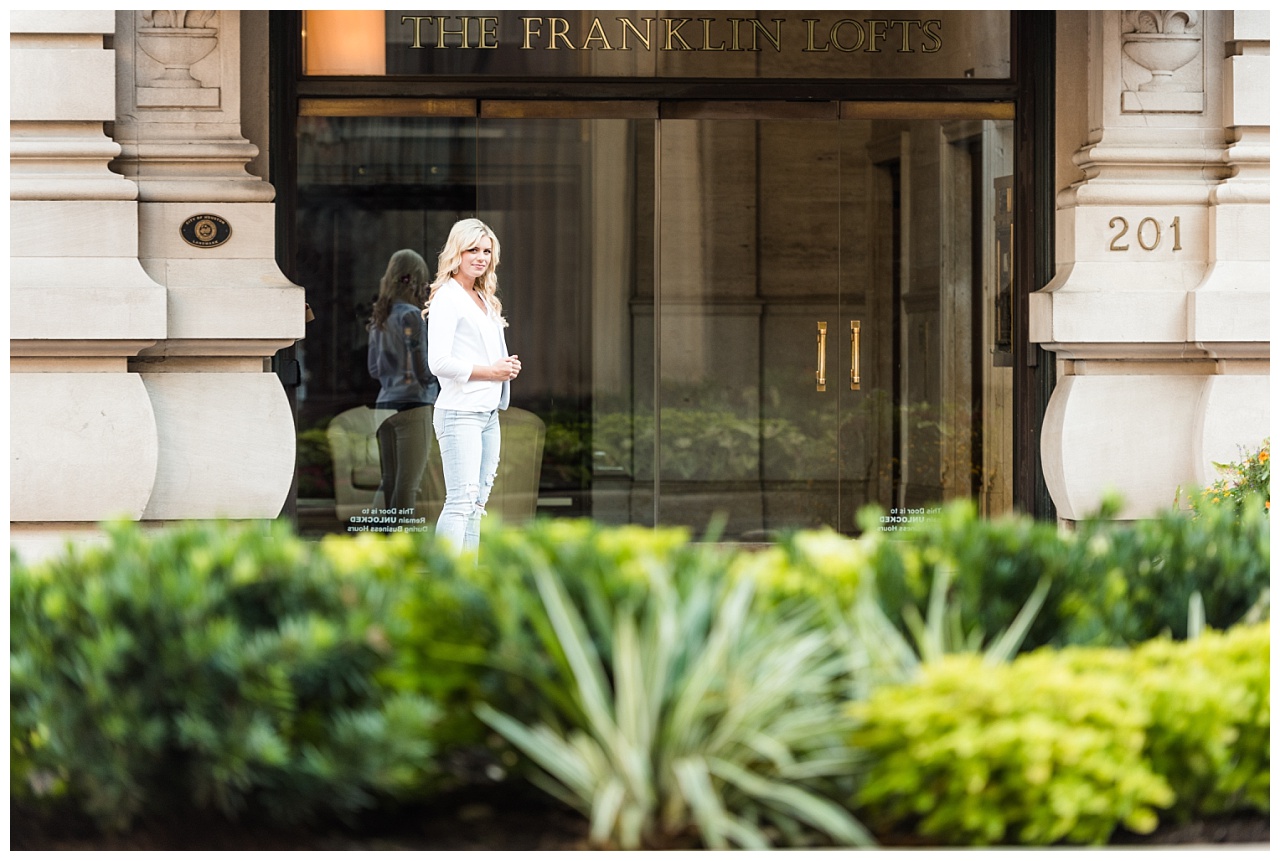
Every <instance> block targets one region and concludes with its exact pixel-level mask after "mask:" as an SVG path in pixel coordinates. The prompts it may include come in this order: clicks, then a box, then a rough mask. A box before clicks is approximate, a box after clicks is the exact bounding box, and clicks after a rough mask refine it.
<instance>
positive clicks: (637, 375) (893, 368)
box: [294, 99, 1013, 541]
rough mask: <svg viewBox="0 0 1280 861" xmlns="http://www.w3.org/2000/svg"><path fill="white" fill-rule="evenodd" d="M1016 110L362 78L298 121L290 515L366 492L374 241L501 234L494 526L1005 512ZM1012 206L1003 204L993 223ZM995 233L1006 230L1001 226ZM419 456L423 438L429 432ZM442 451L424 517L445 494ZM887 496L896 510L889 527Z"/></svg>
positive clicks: (316, 522)
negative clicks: (393, 84)
mask: <svg viewBox="0 0 1280 861" xmlns="http://www.w3.org/2000/svg"><path fill="white" fill-rule="evenodd" d="M1011 116H1012V114H1011V111H1010V110H1009V106H1008V105H990V106H988V105H975V106H966V105H948V104H928V105H921V104H914V105H908V106H905V107H904V106H901V105H898V106H895V105H877V104H871V103H844V104H842V103H838V102H817V103H815V102H807V103H797V102H782V103H769V102H747V103H734V102H713V103H689V102H683V103H677V102H671V103H658V102H645V101H624V102H547V101H535V100H527V101H518V102H502V101H480V102H475V101H470V100H458V101H457V102H447V101H442V102H431V101H415V100H406V101H404V102H402V103H401V102H396V101H395V100H378V99H370V100H368V101H367V102H365V103H363V104H361V103H351V102H344V103H342V104H340V105H339V106H338V108H337V109H335V110H332V111H330V110H326V109H325V108H324V107H323V106H317V107H312V108H309V109H307V110H304V112H303V115H302V116H300V117H299V120H298V164H299V167H298V196H297V199H298V206H297V212H296V217H297V223H296V227H295V236H296V238H297V239H296V244H297V247H298V257H297V259H296V261H295V266H294V271H295V272H296V273H298V275H297V279H298V280H299V281H300V283H303V284H304V286H306V288H307V299H308V302H309V303H310V305H311V306H312V308H313V310H314V311H315V314H316V320H315V321H314V322H313V323H311V324H309V326H308V331H307V338H306V339H305V340H303V341H301V342H299V345H298V356H299V359H300V360H301V362H302V365H303V368H304V376H303V383H302V386H301V387H300V389H299V392H298V403H299V426H300V444H299V494H298V495H299V505H298V510H299V520H300V525H301V526H303V528H304V529H307V530H308V531H313V532H324V531H349V530H350V529H351V528H352V527H353V526H358V525H360V524H361V523H362V522H363V521H359V520H357V519H356V518H360V517H363V516H365V515H364V514H363V512H365V511H366V510H369V509H371V510H377V508H378V503H377V489H378V485H379V469H380V457H379V454H380V453H379V449H378V438H377V434H376V428H377V425H378V422H379V421H380V419H382V418H384V417H382V416H380V415H379V414H378V413H377V411H376V410H375V409H373V407H372V405H373V404H374V401H375V399H376V397H377V391H378V388H377V384H376V382H375V381H373V380H371V379H370V378H369V376H368V373H367V371H366V361H365V351H366V349H367V344H368V330H367V323H368V320H369V316H370V310H371V306H372V303H373V299H374V298H375V296H376V294H377V289H378V280H379V278H380V277H381V274H382V272H383V270H384V269H385V267H386V264H387V260H388V258H389V257H390V255H391V254H392V253H394V252H395V251H396V250H398V249H401V248H412V249H414V250H416V251H418V252H419V253H420V254H421V255H422V256H423V257H424V258H425V260H426V261H427V263H428V265H429V267H431V268H432V269H433V270H434V266H435V257H436V254H437V253H438V251H439V249H440V246H441V245H442V244H443V242H444V239H445V236H446V235H447V232H448V229H449V226H450V225H451V224H452V223H453V221H454V220H456V219H458V218H462V217H468V216H471V215H476V216H478V217H480V218H482V219H484V220H485V221H487V222H488V223H489V224H490V225H491V226H493V227H494V229H495V231H496V233H497V234H498V236H499V238H500V241H501V242H502V268H501V269H500V270H499V274H500V290H501V292H502V295H503V302H504V306H505V311H506V315H507V317H508V319H509V320H511V329H510V330H509V334H508V339H509V342H510V344H511V348H512V350H513V351H514V352H517V353H519V354H520V355H521V358H522V363H523V366H524V373H522V375H521V379H520V384H519V385H518V386H516V387H514V389H513V393H512V409H511V410H510V411H508V412H507V414H506V415H504V452H503V460H502V465H501V466H500V471H499V478H498V485H497V486H496V487H495V501H494V504H493V505H492V506H491V507H494V508H495V509H496V510H497V511H498V513H499V514H500V515H501V516H502V517H503V518H504V519H506V520H510V521H514V522H520V521H522V520H527V519H528V518H531V517H535V516H570V517H591V518H594V519H596V520H599V521H601V522H606V523H636V524H644V525H652V524H664V525H684V526H687V527H689V528H690V529H691V530H692V531H693V532H694V533H695V534H701V533H702V532H703V530H705V529H706V527H707V526H708V524H709V523H710V522H711V521H712V519H713V518H714V517H716V516H718V515H722V516H723V517H724V518H725V531H724V537H725V538H726V539H728V540H738V541H752V540H767V539H769V538H771V537H773V536H776V535H777V534H778V533H780V532H782V531H785V530H788V529H793V528H813V527H819V526H830V527H832V528H836V529H839V530H840V531H843V532H848V533H854V532H856V531H857V529H858V525H857V519H856V516H857V513H858V511H859V509H861V508H862V507H864V506H866V505H868V504H875V505H877V506H879V507H880V508H881V509H882V510H883V512H884V516H885V517H886V518H889V520H887V523H888V524H893V523H899V522H901V523H906V522H909V518H911V517H917V516H924V515H926V514H927V512H928V510H929V509H930V508H931V507H933V506H935V505H936V504H938V503H939V502H941V501H943V500H946V499H951V498H956V497H968V498H974V499H976V500H978V501H979V502H980V504H981V505H982V507H983V510H984V511H986V512H988V513H998V512H1000V511H1004V510H1007V509H1008V508H1010V507H1011V486H1012V477H1011V468H1012V452H1011V435H1012V417H1011V414H1010V409H1011V407H1010V404H1011V400H1012V381H1011V369H1010V368H1009V367H1008V360H1007V356H1008V352H1007V350H1008V343H1009V332H1008V325H1007V320H1008V299H1009V293H1008V286H1009V285H1008V281H1007V279H1008V273H1009V260H1008V254H1007V249H1008V248H1009V238H1010V237H1009V236H1008V235H1007V231H1008V229H1009V228H1008V222H1007V214H1005V213H1006V210H1007V206H1006V202H1007V194H1006V191H1007V188H1008V182H1009V177H1010V176H1011V175H1012V172H1013V171H1012V163H1013V157H1012V122H1011ZM1002 218H1003V219H1004V221H1002V220H1001V219H1002ZM1002 225H1003V226H1002ZM433 448H434V447H433ZM440 492H441V484H440V476H439V473H438V452H435V451H433V460H432V462H431V463H430V465H429V467H428V470H427V472H426V473H425V474H424V476H423V479H422V486H421V492H420V496H419V500H420V501H419V507H420V509H421V510H420V511H418V512H415V514H417V515H420V516H418V517H415V518H413V519H414V520H419V521H421V522H422V524H423V528H426V527H427V526H429V525H430V524H431V523H433V522H434V515H435V512H436V511H438V506H439V503H440ZM893 518H899V519H900V520H894V519H893Z"/></svg>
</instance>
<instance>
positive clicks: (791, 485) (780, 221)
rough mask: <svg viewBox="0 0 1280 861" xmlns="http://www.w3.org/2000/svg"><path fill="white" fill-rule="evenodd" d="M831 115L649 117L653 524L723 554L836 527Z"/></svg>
mask: <svg viewBox="0 0 1280 861" xmlns="http://www.w3.org/2000/svg"><path fill="white" fill-rule="evenodd" d="M837 107H838V106H837V105H836V104H834V103H824V104H818V105H795V104H789V103H782V104H778V105H770V104H761V103H750V104H735V103H713V104H697V105H690V104H681V105H671V106H669V107H667V109H666V110H664V112H663V118H662V120H661V121H660V146H659V148H658V164H659V183H658V207H659V228H660V233H659V242H660V244H659V251H658V257H659V267H658V273H659V275H658V284H659V301H658V309H659V319H660V336H659V341H658V354H659V356H660V361H659V413H658V432H659V439H660V443H659V447H658V460H659V464H660V469H659V507H658V516H659V519H660V521H661V522H664V523H680V524H683V525H687V526H690V527H691V528H694V529H695V530H696V529H701V528H705V526H706V522H707V518H708V515H709V514H711V513H718V514H720V515H722V516H723V517H724V518H725V527H724V528H725V534H726V536H728V537H730V538H732V539H734V540H753V539H754V540H762V539H766V538H768V537H769V536H771V535H772V534H775V533H776V532H778V531H780V530H785V529H790V528H807V527H817V526H821V525H831V526H835V525H836V524H837V523H838V522H839V503H840V482H839V479H840V464H839V448H838V445H837V432H838V427H839V415H840V406H841V400H842V393H841V391H840V389H841V386H840V385H839V377H840V374H839V367H840V361H841V359H840V357H841V356H842V355H844V351H842V350H841V349H840V348H839V346H838V345H839V343H840V338H839V334H838V333H839V331H840V324H841V319H842V316H841V315H842V307H841V293H842V289H841V256H840V244H841V240H840V228H841V212H840V209H841V201H840V193H841V178H840V174H841V164H840V125H839V120H838V116H837V113H836V108H837ZM845 387H846V388H847V377H846V386H845Z"/></svg>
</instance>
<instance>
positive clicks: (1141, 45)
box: [1123, 10, 1200, 92]
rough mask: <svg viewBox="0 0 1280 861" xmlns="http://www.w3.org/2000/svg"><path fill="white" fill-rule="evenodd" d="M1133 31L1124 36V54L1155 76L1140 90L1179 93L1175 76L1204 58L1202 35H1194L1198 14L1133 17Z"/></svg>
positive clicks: (1174, 12)
mask: <svg viewBox="0 0 1280 861" xmlns="http://www.w3.org/2000/svg"><path fill="white" fill-rule="evenodd" d="M1128 17H1130V18H1131V26H1132V27H1133V29H1132V30H1131V31H1130V32H1126V33H1125V34H1124V36H1123V45H1124V52H1125V54H1127V55H1128V56H1129V58H1130V59H1131V60H1133V61H1134V62H1135V63H1137V64H1138V65H1140V66H1142V67H1143V68H1144V69H1146V70H1147V71H1148V72H1150V73H1151V80H1150V81H1147V82H1146V83H1145V84H1143V85H1141V86H1140V87H1138V89H1139V90H1142V91H1146V92H1151V91H1176V90H1179V89H1181V87H1180V86H1179V85H1178V84H1176V83H1174V81H1173V73H1174V72H1176V71H1178V69H1181V68H1182V67H1183V66H1185V65H1186V64H1187V63H1189V62H1191V61H1192V60H1194V59H1195V58H1196V57H1197V56H1199V54H1200V34H1199V33H1196V32H1191V31H1192V29H1193V28H1194V27H1196V25H1197V24H1198V23H1199V16H1198V15H1197V14H1196V13H1195V12H1188V11H1181V10H1179V11H1172V12H1135V13H1130V16H1128Z"/></svg>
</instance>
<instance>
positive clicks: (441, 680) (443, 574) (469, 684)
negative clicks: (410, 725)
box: [319, 532, 501, 753]
mask: <svg viewBox="0 0 1280 861" xmlns="http://www.w3.org/2000/svg"><path fill="white" fill-rule="evenodd" d="M319 549H320V554H321V555H322V556H323V558H324V559H325V560H326V562H327V564H329V565H331V566H332V567H333V568H334V570H335V571H337V572H338V573H339V575H340V576H346V577H357V578H358V577H368V578H372V579H373V580H374V581H376V582H377V583H379V584H381V586H382V588H386V589H391V590H394V593H395V600H394V601H389V602H387V603H386V604H384V605H383V617H382V619H381V624H382V625H383V630H384V633H385V638H386V644H387V660H386V661H385V662H384V663H383V664H382V665H381V666H380V667H379V669H378V671H377V679H378V681H379V682H380V683H382V684H384V685H385V686H387V687H388V688H390V689H392V690H396V691H400V692H402V693H406V694H413V695H417V696H423V697H426V698H427V699H429V700H431V701H432V702H435V703H437V704H439V705H440V706H441V709H442V714H441V717H440V720H439V722H438V723H437V725H436V727H435V729H434V732H433V738H434V740H435V742H436V745H437V749H438V751H439V752H441V753H443V752H444V751H446V750H449V749H453V748H459V747H470V746H473V745H476V744H479V743H480V742H481V741H482V739H483V736H484V734H485V733H486V730H485V727H484V725H483V724H482V723H481V722H480V721H479V720H478V719H477V718H476V717H475V714H474V712H473V708H474V706H475V704H476V703H477V702H479V701H481V700H485V699H490V698H492V697H495V696H498V692H497V690H496V686H497V685H499V683H500V681H501V677H500V674H499V673H498V671H497V670H496V668H495V667H494V666H493V660H492V656H491V653H492V651H493V650H494V649H496V648H497V642H498V631H497V621H496V618H495V607H496V606H500V603H501V602H497V601H495V600H494V598H493V596H492V595H491V594H490V593H489V592H488V588H489V585H490V581H489V578H488V577H487V576H485V575H484V574H483V572H480V571H478V570H477V569H476V568H475V567H474V566H473V565H471V564H469V562H468V561H467V560H466V559H463V558H459V557H458V556H457V555H456V554H455V553H453V552H452V550H451V549H450V548H449V547H448V546H447V545H445V544H443V543H440V542H437V541H435V539H434V537H433V536H432V534H431V533H428V532H416V533H408V532H404V533H390V534H375V533H362V534H360V535H355V536H346V535H341V536H338V535H331V536H326V537H325V538H323V539H322V540H321V542H320V546H319Z"/></svg>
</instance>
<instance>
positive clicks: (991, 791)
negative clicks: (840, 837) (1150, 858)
mask: <svg viewBox="0 0 1280 861" xmlns="http://www.w3.org/2000/svg"><path fill="white" fill-rule="evenodd" d="M1269 642H1270V636H1269V632H1268V629H1267V627H1266V626H1254V627H1248V628H1240V629H1238V630H1235V631H1231V632H1228V633H1227V634H1225V635H1223V634H1218V633H1215V632H1209V633H1206V634H1205V635H1204V636H1203V637H1200V638H1198V639H1196V640H1194V641H1191V642H1180V643H1174V642H1172V641H1169V640H1167V639H1166V640H1156V641H1152V642H1151V643H1149V644H1145V645H1144V646H1142V647H1141V648H1139V649H1137V650H1134V651H1129V650H1126V649H1103V648H1079V647H1073V648H1068V649H1064V650H1061V651H1053V650H1048V649H1042V650H1039V651H1037V652H1034V653H1031V654H1027V655H1022V656H1020V657H1018V658H1017V659H1016V660H1014V661H1013V662H1012V663H1010V664H1004V665H990V664H987V665H983V664H982V663H980V662H979V661H978V659H977V658H975V657H973V656H969V655H954V656H948V657H946V658H944V659H942V660H940V661H937V662H934V663H931V664H927V665H925V666H924V667H923V669H922V671H921V674H920V676H919V678H918V680H917V681H915V682H913V683H910V684H905V685H901V686H896V687H886V688H882V689H881V690H879V691H877V692H875V693H873V694H872V696H871V697H870V698H869V699H867V700H866V701H864V702H861V703H854V704H853V705H851V706H850V708H851V711H852V713H853V714H854V715H855V717H857V718H858V719H859V720H860V721H861V726H860V727H859V729H858V730H856V731H855V732H854V733H853V734H852V735H851V744H852V745H853V746H855V747H860V748H863V749H864V750H866V751H867V752H868V753H869V754H870V755H871V757H872V765H871V767H870V771H869V774H868V776H867V779H866V783H865V784H864V785H863V787H862V788H861V789H860V790H859V792H858V793H857V795H856V798H855V808H854V809H855V812H857V813H858V814H859V815H860V816H861V817H862V818H863V819H864V820H865V821H867V822H868V823H870V824H872V825H873V826H874V827H875V828H876V829H879V830H882V831H885V832H901V831H907V832H915V833H919V834H921V835H923V836H926V837H930V838H934V839H937V840H939V842H943V843H950V844H975V845H977V844H1000V843H1018V844H1025V845H1047V844H1053V843H1059V842H1063V843H1093V844H1101V843H1105V842H1107V840H1108V838H1109V837H1110V836H1111V835H1112V833H1113V832H1114V830H1115V829H1116V828H1117V827H1119V826H1123V827H1125V828H1128V829H1129V830H1131V831H1135V832H1139V833H1142V832H1148V831H1151V830H1152V829H1154V827H1155V826H1156V824H1157V823H1158V819H1159V815H1158V812H1157V811H1159V810H1169V815H1170V816H1174V817H1185V816H1189V815H1204V814H1209V813H1220V812H1225V811H1230V810H1236V809H1241V808H1248V807H1256V808H1260V809H1264V810H1265V809H1267V807H1266V805H1267V803H1268V802H1267V797H1268V793H1269V789H1270V746H1269V735H1270V695H1269V677H1270V667H1269V659H1268V656H1267V655H1268V652H1269Z"/></svg>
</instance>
